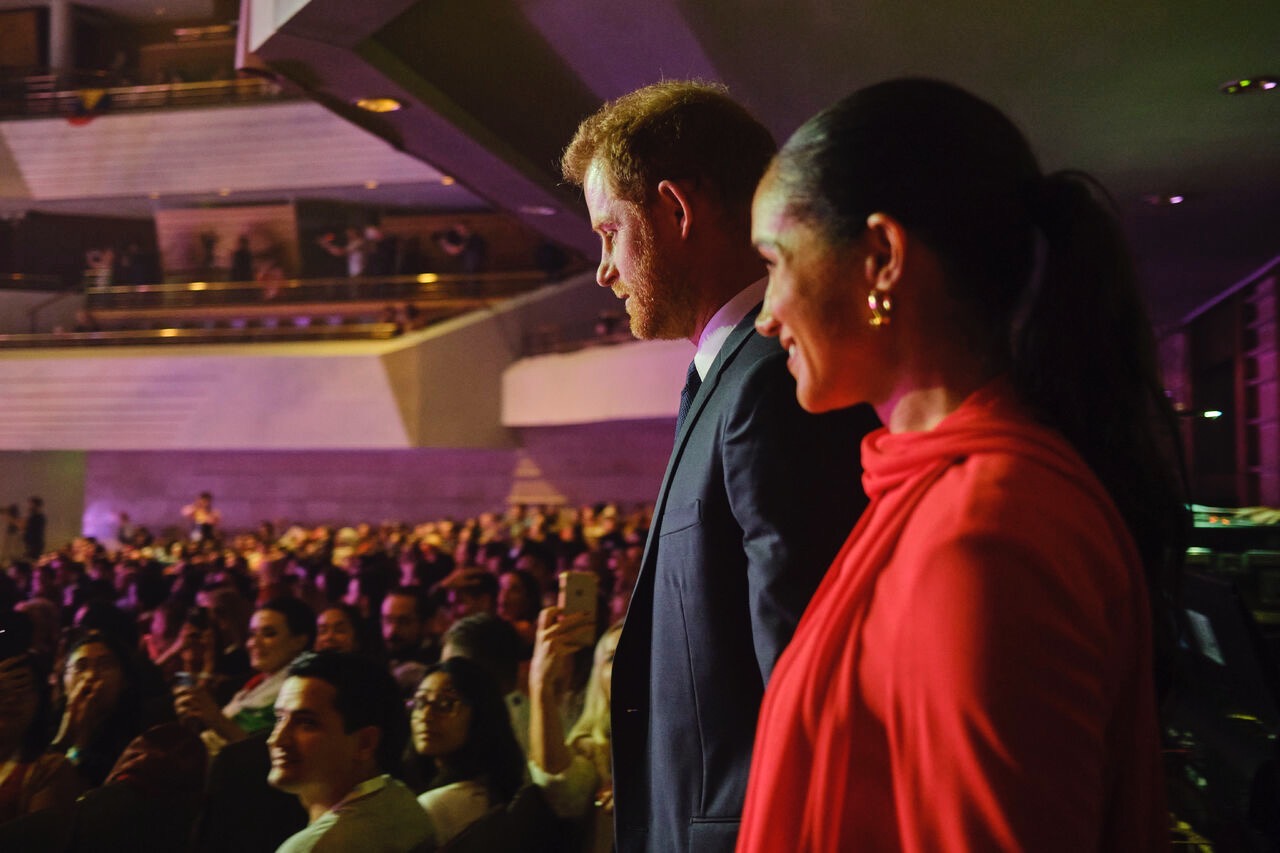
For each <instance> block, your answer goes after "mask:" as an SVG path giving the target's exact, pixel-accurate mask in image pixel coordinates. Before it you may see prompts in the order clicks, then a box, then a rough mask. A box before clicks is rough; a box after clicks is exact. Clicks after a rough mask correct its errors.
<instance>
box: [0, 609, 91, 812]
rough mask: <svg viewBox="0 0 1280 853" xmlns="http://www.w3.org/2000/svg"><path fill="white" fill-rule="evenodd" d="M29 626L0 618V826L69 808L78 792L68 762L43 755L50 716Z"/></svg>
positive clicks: (17, 617) (12, 617) (21, 619)
mask: <svg viewBox="0 0 1280 853" xmlns="http://www.w3.org/2000/svg"><path fill="white" fill-rule="evenodd" d="M30 640H31V624H30V622H29V620H28V619H27V618H26V617H25V616H24V615H22V614H21V613H10V614H0V656H3V657H2V659H0V768H3V769H0V823H3V822H5V821H8V820H13V819H14V818H17V817H22V816H23V815H28V814H32V813H34V812H37V811H41V810H42V809H49V808H64V807H69V806H70V805H71V804H72V803H73V802H75V799H76V797H77V796H78V795H79V793H80V790H81V788H82V783H81V781H80V777H79V776H78V775H77V773H76V770H75V768H74V767H73V766H72V765H71V763H70V762H69V761H67V759H66V758H65V757H64V756H63V755H61V754H59V753H57V752H46V751H45V749H46V747H48V745H49V729H50V724H51V717H52V715H53V710H52V707H51V702H50V697H49V688H48V678H47V673H46V672H45V671H44V670H43V669H42V668H41V666H40V664H39V663H38V661H37V659H36V658H35V657H33V656H32V655H31V654H29V653H28V652H27V651H26V648H27V647H28V646H29V645H30Z"/></svg>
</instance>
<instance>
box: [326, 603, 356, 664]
mask: <svg viewBox="0 0 1280 853" xmlns="http://www.w3.org/2000/svg"><path fill="white" fill-rule="evenodd" d="M360 622H361V620H360V614H359V613H357V612H356V609H355V608H354V607H352V606H351V605H349V604H330V605H329V606H328V607H326V608H324V609H323V610H321V611H320V612H319V614H317V615H316V651H317V652H345V653H346V654H356V653H360V652H366V651H367V649H366V648H365V645H366V644H365V643H363V642H361V637H360Z"/></svg>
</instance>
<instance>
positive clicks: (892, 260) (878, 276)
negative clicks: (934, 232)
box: [862, 213, 908, 293]
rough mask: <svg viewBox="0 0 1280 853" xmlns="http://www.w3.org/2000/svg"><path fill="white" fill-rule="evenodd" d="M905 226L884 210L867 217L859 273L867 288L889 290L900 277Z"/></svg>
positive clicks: (904, 245)
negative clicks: (863, 251)
mask: <svg viewBox="0 0 1280 853" xmlns="http://www.w3.org/2000/svg"><path fill="white" fill-rule="evenodd" d="M907 239H908V237H907V229H905V228H903V227H902V223H901V222H899V221H898V220H897V219H894V218H893V217H892V216H889V215H888V214H886V213H873V214H871V215H870V216H868V217H867V230H866V231H865V232H863V235H862V240H863V245H864V248H865V249H866V258H865V260H864V269H863V273H864V275H865V276H866V284H867V286H868V287H870V288H873V289H875V290H879V291H881V292H883V293H891V292H892V291H893V289H894V288H895V287H896V286H897V284H898V282H899V281H900V280H901V278H902V267H903V263H904V261H905V260H906V254H907Z"/></svg>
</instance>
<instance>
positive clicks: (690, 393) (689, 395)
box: [676, 361, 702, 435]
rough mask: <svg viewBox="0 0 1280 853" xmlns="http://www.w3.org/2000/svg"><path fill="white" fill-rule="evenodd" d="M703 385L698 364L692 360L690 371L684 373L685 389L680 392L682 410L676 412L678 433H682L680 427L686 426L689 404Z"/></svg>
mask: <svg viewBox="0 0 1280 853" xmlns="http://www.w3.org/2000/svg"><path fill="white" fill-rule="evenodd" d="M701 387H702V377H701V376H699V375H698V366H697V365H696V364H694V363H693V362H692V361H691V362H689V372H688V373H686V374H685V375H684V390H682V391H681V392H680V411H678V412H676V435H679V434H680V427H682V426H684V417H685V415H687V414H689V406H690V404H692V403H693V398H694V397H696V396H697V395H698V389H699V388H701Z"/></svg>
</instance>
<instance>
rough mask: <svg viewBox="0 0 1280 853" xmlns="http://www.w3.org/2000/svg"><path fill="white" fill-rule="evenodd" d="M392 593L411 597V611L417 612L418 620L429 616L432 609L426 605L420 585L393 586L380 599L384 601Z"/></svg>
mask: <svg viewBox="0 0 1280 853" xmlns="http://www.w3.org/2000/svg"><path fill="white" fill-rule="evenodd" d="M393 595H401V596H404V597H405V598H412V599H413V612H414V613H415V614H417V616H418V621H420V622H425V621H427V620H428V619H430V618H431V614H432V613H433V612H434V611H433V610H432V609H431V608H430V607H429V606H428V603H427V598H426V594H425V593H424V592H423V590H422V587H419V586H393V587H392V588H391V589H389V590H387V594H386V595H385V596H383V598H382V600H383V601H386V600H387V599H388V598H390V597H391V596H393Z"/></svg>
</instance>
